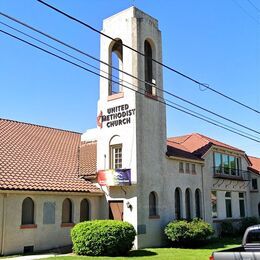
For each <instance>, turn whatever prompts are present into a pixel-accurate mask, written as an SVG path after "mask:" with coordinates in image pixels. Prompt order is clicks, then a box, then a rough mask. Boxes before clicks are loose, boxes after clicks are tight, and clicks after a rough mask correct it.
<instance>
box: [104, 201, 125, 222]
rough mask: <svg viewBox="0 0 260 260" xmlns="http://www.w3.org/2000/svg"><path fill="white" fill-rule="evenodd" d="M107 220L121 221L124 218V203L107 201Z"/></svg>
mask: <svg viewBox="0 0 260 260" xmlns="http://www.w3.org/2000/svg"><path fill="white" fill-rule="evenodd" d="M108 203H109V219H114V220H121V221H123V218H124V202H123V201H122V200H112V201H109V202H108Z"/></svg>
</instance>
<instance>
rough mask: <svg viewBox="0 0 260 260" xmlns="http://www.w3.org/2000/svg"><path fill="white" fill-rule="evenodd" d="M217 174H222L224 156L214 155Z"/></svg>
mask: <svg viewBox="0 0 260 260" xmlns="http://www.w3.org/2000/svg"><path fill="white" fill-rule="evenodd" d="M214 159H215V173H222V154H221V153H214Z"/></svg>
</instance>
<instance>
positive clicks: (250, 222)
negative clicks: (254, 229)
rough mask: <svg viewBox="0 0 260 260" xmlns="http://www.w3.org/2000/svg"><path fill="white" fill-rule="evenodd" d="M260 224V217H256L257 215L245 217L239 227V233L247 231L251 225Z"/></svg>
mask: <svg viewBox="0 0 260 260" xmlns="http://www.w3.org/2000/svg"><path fill="white" fill-rule="evenodd" d="M257 224H260V219H258V218H256V217H247V218H243V219H242V220H241V224H240V227H239V233H240V234H244V232H245V231H246V229H247V228H248V227H250V226H253V225H257Z"/></svg>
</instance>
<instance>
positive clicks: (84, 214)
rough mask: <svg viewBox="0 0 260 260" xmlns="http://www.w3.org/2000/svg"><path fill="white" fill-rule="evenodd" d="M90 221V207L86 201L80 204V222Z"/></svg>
mask: <svg viewBox="0 0 260 260" xmlns="http://www.w3.org/2000/svg"><path fill="white" fill-rule="evenodd" d="M87 220H90V206H89V201H88V200H87V199H83V200H82V201H81V203H80V222H82V221H87Z"/></svg>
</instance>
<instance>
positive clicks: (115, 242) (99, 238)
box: [71, 220, 136, 256]
mask: <svg viewBox="0 0 260 260" xmlns="http://www.w3.org/2000/svg"><path fill="white" fill-rule="evenodd" d="M135 235H136V232H135V229H134V227H133V226H132V225H131V224H129V223H127V222H122V221H116V220H93V221H85V222H81V223H78V224H77V225H75V226H74V227H73V229H72V230H71V239H72V243H73V251H74V252H75V253H76V254H78V255H91V256H101V255H108V256H118V255H125V254H126V253H127V252H128V251H129V250H130V249H131V248H132V246H133V241H134V239H135Z"/></svg>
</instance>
